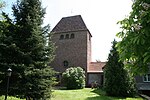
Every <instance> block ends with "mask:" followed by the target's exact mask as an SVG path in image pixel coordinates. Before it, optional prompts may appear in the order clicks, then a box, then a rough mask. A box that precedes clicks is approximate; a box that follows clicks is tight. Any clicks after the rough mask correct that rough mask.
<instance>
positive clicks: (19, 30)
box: [1, 0, 55, 100]
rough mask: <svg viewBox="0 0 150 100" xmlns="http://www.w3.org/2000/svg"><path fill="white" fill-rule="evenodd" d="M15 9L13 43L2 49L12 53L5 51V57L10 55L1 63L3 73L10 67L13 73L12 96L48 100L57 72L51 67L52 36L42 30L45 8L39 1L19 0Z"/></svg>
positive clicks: (12, 31)
mask: <svg viewBox="0 0 150 100" xmlns="http://www.w3.org/2000/svg"><path fill="white" fill-rule="evenodd" d="M12 8H13V15H14V22H12V25H13V27H12V25H10V26H11V28H10V31H9V32H8V35H7V37H10V40H11V41H8V42H5V43H4V44H6V43H7V45H6V46H5V47H4V46H3V47H4V49H6V50H8V48H7V46H10V47H11V48H10V49H9V53H6V52H7V51H3V52H5V53H3V52H2V56H3V55H6V54H7V56H3V58H4V59H2V60H1V65H2V66H3V72H4V69H5V70H6V69H7V68H8V66H9V67H11V68H12V70H13V74H12V78H13V83H14V84H10V85H11V86H10V89H11V94H12V95H18V96H21V97H27V98H33V99H42V100H45V99H47V98H50V96H51V86H52V85H53V83H54V77H53V75H54V73H55V72H54V71H53V70H52V69H51V67H50V66H49V63H50V62H51V61H52V60H53V57H54V49H55V47H54V45H53V43H52V41H51V36H52V34H51V33H50V32H49V26H45V27H42V25H43V18H44V14H45V9H43V8H42V6H41V1H40V0H18V1H17V3H16V4H15V5H13V7H12ZM5 34H6V32H5ZM7 37H6V38H5V39H6V40H7ZM5 39H4V40H5ZM6 57H7V59H6ZM4 61H5V63H4ZM5 64H6V65H5ZM4 65H5V66H4ZM1 68H2V67H1ZM3 83H5V82H2V84H3Z"/></svg>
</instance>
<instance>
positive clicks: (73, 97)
mask: <svg viewBox="0 0 150 100" xmlns="http://www.w3.org/2000/svg"><path fill="white" fill-rule="evenodd" d="M0 100H4V96H0ZM7 100H25V99H19V98H15V97H11V96H8V98H7ZM51 100H143V99H142V98H140V97H137V98H117V97H109V96H105V92H104V91H102V90H100V89H91V88H84V89H78V90H65V89H55V90H53V94H52V99H51Z"/></svg>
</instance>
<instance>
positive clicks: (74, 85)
mask: <svg viewBox="0 0 150 100" xmlns="http://www.w3.org/2000/svg"><path fill="white" fill-rule="evenodd" d="M62 78H63V82H64V84H65V86H66V87H67V89H81V88H84V87H85V71H84V70H83V69H82V68H81V67H70V68H68V69H66V71H65V72H64V73H63V74H62Z"/></svg>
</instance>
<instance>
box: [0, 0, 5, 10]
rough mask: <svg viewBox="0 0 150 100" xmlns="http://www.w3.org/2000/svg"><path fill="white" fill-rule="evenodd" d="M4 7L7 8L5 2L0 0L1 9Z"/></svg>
mask: <svg viewBox="0 0 150 100" xmlns="http://www.w3.org/2000/svg"><path fill="white" fill-rule="evenodd" d="M3 7H5V2H4V1H2V0H0V9H1V8H3Z"/></svg>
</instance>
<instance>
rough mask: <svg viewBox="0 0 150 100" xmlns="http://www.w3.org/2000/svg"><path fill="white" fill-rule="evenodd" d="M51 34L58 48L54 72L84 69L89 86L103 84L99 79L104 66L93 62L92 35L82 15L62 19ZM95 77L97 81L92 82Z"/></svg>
mask: <svg viewBox="0 0 150 100" xmlns="http://www.w3.org/2000/svg"><path fill="white" fill-rule="evenodd" d="M51 32H52V33H53V37H52V41H53V42H54V43H55V46H56V52H55V59H54V61H53V62H52V63H51V66H52V67H53V68H54V70H56V71H57V72H60V73H63V72H64V71H65V70H66V69H67V68H69V67H82V68H83V69H84V70H85V72H86V74H85V76H86V83H87V84H90V83H91V82H92V81H98V83H101V82H100V80H99V77H101V73H102V67H103V66H104V64H100V63H101V62H99V63H96V62H95V64H94V65H93V63H92V62H91V54H92V53H91V38H92V35H91V33H90V31H89V30H88V28H87V27H86V25H85V23H84V21H83V19H82V17H81V15H77V16H70V17H64V18H62V19H61V20H60V21H59V22H58V24H57V25H56V26H55V27H54V28H53V29H52V31H51ZM92 67H95V68H92ZM93 69H94V70H93ZM95 69H96V70H95ZM90 73H91V74H92V75H91V74H90ZM93 75H94V76H96V77H97V78H96V79H95V80H91V79H93V78H91V77H94V76H93ZM60 76H61V75H60Z"/></svg>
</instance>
